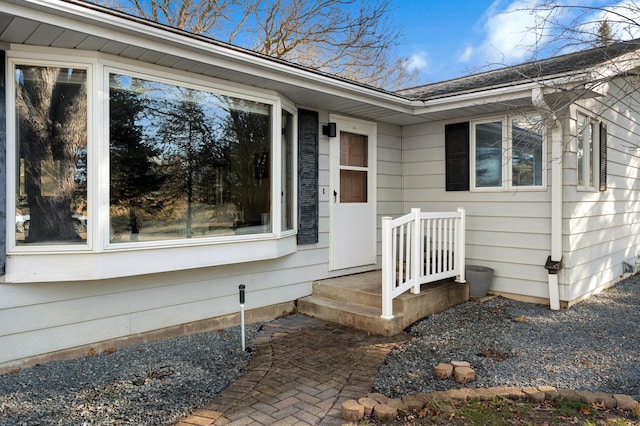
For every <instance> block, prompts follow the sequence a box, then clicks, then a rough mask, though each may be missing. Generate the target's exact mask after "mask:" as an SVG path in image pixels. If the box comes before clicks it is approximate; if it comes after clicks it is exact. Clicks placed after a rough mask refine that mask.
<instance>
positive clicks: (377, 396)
mask: <svg viewBox="0 0 640 426" xmlns="http://www.w3.org/2000/svg"><path fill="white" fill-rule="evenodd" d="M367 398H369V399H373V400H374V401H375V402H377V403H378V404H386V403H387V402H388V401H389V397H388V396H386V395H383V394H381V393H376V392H374V393H370V394H369V395H367Z"/></svg>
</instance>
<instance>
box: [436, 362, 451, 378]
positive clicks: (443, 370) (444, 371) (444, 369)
mask: <svg viewBox="0 0 640 426" xmlns="http://www.w3.org/2000/svg"><path fill="white" fill-rule="evenodd" d="M433 372H434V374H435V376H436V378H437V379H449V378H451V376H452V375H453V365H451V364H444V363H440V364H438V365H436V366H435V367H434V368H433Z"/></svg>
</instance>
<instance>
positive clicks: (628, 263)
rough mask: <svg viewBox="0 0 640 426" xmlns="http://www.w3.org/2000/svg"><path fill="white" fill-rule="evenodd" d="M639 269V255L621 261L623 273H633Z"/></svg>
mask: <svg viewBox="0 0 640 426" xmlns="http://www.w3.org/2000/svg"><path fill="white" fill-rule="evenodd" d="M638 271H640V256H636V257H630V258H629V259H626V260H625V261H623V262H622V273H623V274H635V273H636V272H638Z"/></svg>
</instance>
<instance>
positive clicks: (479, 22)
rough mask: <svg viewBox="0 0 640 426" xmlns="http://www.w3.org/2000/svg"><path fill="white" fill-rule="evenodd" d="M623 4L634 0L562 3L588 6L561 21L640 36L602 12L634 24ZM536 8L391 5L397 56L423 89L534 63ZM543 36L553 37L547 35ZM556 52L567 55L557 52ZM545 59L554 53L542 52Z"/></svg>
mask: <svg viewBox="0 0 640 426" xmlns="http://www.w3.org/2000/svg"><path fill="white" fill-rule="evenodd" d="M625 1H626V2H627V4H629V3H630V2H633V1H634V0H620V1H605V0H573V1H572V0H558V1H557V3H560V4H564V5H580V6H587V7H588V9H584V8H571V7H568V8H564V9H562V15H560V16H559V17H558V19H559V21H560V22H562V23H563V24H566V25H571V26H575V23H574V22H575V21H577V22H578V23H580V24H582V25H584V26H585V28H587V27H589V26H590V25H591V26H593V25H594V24H593V22H598V21H601V20H602V19H603V18H605V17H606V19H607V20H608V21H609V22H611V23H614V25H616V27H617V28H616V30H617V34H619V37H622V38H631V37H640V34H636V32H637V31H638V29H637V28H635V29H633V30H629V29H628V28H623V25H622V24H618V22H619V21H620V20H621V18H620V17H615V15H612V14H608V15H607V14H605V12H602V11H601V10H598V9H599V8H601V7H606V8H607V9H609V10H612V11H619V12H621V14H622V15H624V16H625V17H626V18H629V19H630V20H631V19H635V18H640V16H638V17H636V16H628V15H629V14H630V12H629V8H628V7H627V8H625V7H624V5H625ZM636 1H637V0H636ZM533 3H534V0H493V1H491V0H391V7H390V9H391V11H392V13H391V16H392V17H393V18H392V19H393V21H394V24H395V25H397V27H398V29H399V30H400V32H401V33H402V35H403V42H402V44H401V46H399V48H398V53H399V54H400V55H401V56H402V57H405V58H407V59H409V61H410V64H411V67H412V68H413V69H415V70H417V71H418V72H419V76H418V83H419V84H424V83H431V82H437V81H442V80H447V79H450V78H455V77H459V76H462V75H467V74H470V73H473V72H480V71H484V70H487V69H488V68H487V66H491V65H492V66H493V67H494V68H495V67H496V66H497V65H513V64H517V63H522V62H526V61H527V60H531V59H532V56H531V55H532V53H531V52H532V50H531V48H532V47H533V46H534V45H536V43H535V35H534V33H532V32H531V31H526V30H527V29H528V28H532V27H536V21H535V16H534V15H533V14H532V13H531V9H532V4H533ZM638 7H639V6H636V7H635V8H636V9H637V8H638ZM622 19H625V18H622ZM636 22H638V21H636ZM538 27H540V26H539V25H538ZM618 27H619V28H618ZM544 36H546V37H550V35H549V34H546V33H545V34H543V37H544ZM584 47H588V46H583V48H584ZM558 53H567V52H563V51H555V52H554V54H558ZM541 56H542V57H544V56H551V54H545V53H544V52H543V53H542V54H541Z"/></svg>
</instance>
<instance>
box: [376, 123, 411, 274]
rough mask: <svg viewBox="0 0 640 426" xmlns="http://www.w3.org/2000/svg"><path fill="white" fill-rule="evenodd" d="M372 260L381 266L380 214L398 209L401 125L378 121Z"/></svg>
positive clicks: (395, 213)
mask: <svg viewBox="0 0 640 426" xmlns="http://www.w3.org/2000/svg"><path fill="white" fill-rule="evenodd" d="M377 142H378V147H377V155H376V157H377V164H378V165H377V168H378V175H377V186H378V188H377V196H376V200H377V218H376V253H377V255H376V263H377V265H378V267H380V266H381V265H382V258H381V256H382V232H381V228H380V227H381V223H382V217H384V216H390V217H398V216H402V215H403V214H404V213H405V212H403V210H402V128H401V127H399V126H393V125H391V124H384V123H379V124H378V135H377Z"/></svg>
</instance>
